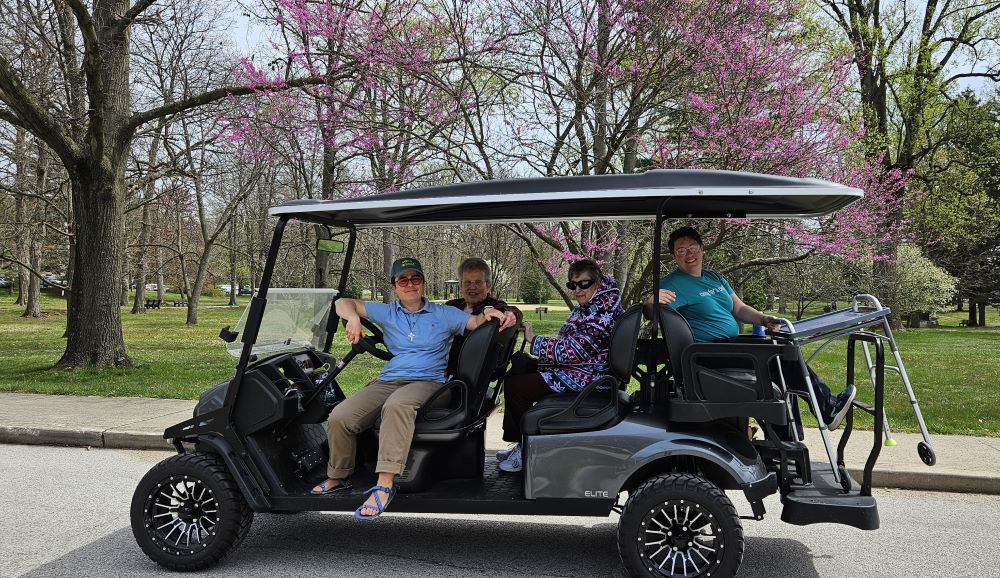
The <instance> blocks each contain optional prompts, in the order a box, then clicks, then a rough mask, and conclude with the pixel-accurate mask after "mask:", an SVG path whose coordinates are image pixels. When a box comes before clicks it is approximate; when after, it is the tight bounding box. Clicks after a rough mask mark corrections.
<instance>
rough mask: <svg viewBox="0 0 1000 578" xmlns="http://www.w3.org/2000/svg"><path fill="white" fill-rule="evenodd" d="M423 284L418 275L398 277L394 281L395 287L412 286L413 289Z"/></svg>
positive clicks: (422, 279)
mask: <svg viewBox="0 0 1000 578" xmlns="http://www.w3.org/2000/svg"><path fill="white" fill-rule="evenodd" d="M423 284H424V278H423V277H421V276H420V275H414V276H413V277H400V278H399V279H396V285H397V286H399V287H409V286H410V285H413V286H414V287H420V286H421V285H423Z"/></svg>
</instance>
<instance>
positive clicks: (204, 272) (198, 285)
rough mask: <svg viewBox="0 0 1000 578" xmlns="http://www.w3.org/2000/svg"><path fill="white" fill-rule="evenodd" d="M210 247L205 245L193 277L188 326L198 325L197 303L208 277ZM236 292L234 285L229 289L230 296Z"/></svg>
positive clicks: (236, 288)
mask: <svg viewBox="0 0 1000 578" xmlns="http://www.w3.org/2000/svg"><path fill="white" fill-rule="evenodd" d="M212 247H213V245H212V243H207V244H206V245H205V252H204V253H202V254H201V259H199V260H198V272H197V273H196V274H195V277H194V287H192V288H191V294H190V295H189V296H188V311H187V324H188V325H197V324H198V301H199V300H200V299H201V290H202V288H203V287H204V286H205V277H207V276H208V263H209V261H211V259H212ZM237 291H239V287H237V286H236V285H233V286H232V287H230V288H229V293H230V294H231V295H232V294H234V293H236V292H237Z"/></svg>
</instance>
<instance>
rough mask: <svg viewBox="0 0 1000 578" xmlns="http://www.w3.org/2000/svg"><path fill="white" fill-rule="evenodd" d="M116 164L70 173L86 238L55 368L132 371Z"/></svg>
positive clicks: (120, 166)
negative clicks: (124, 325) (126, 335)
mask: <svg viewBox="0 0 1000 578" xmlns="http://www.w3.org/2000/svg"><path fill="white" fill-rule="evenodd" d="M126 76H127V75H126ZM116 160H117V162H115V163H112V164H111V166H101V165H102V164H104V163H96V164H91V165H85V166H79V167H74V168H73V169H72V170H70V180H71V181H72V187H73V203H74V205H75V207H76V218H77V222H76V224H77V227H78V229H80V230H84V229H85V230H87V231H88V234H87V235H81V236H80V237H79V238H78V239H77V250H76V254H75V256H74V270H75V271H76V275H75V278H74V280H73V290H72V291H70V294H69V302H70V309H71V311H73V312H74V315H71V316H69V317H67V319H66V339H67V341H66V352H65V353H64V354H63V356H62V358H61V359H60V360H59V362H58V363H56V367H59V368H77V367H84V366H88V365H92V366H94V367H97V368H107V367H131V366H132V360H131V359H129V357H128V355H127V354H126V353H125V339H124V337H123V335H122V320H121V308H120V307H119V305H118V303H119V298H120V295H119V281H120V280H121V277H122V269H123V264H124V259H125V237H124V235H123V234H122V226H121V224H122V223H123V222H124V217H125V215H124V213H125V204H124V201H123V199H124V198H125V171H124V168H125V164H124V155H119V156H118V158H117V159H116ZM67 168H69V167H67Z"/></svg>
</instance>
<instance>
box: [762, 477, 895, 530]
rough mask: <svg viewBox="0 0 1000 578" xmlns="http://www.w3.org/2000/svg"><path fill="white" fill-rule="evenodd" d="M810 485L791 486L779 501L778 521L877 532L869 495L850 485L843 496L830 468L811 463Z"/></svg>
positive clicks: (873, 502) (871, 499) (853, 483)
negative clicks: (836, 525) (781, 503)
mask: <svg viewBox="0 0 1000 578" xmlns="http://www.w3.org/2000/svg"><path fill="white" fill-rule="evenodd" d="M811 465H812V468H811V469H812V483H811V484H805V485H794V484H793V485H792V487H791V491H790V492H789V493H788V494H787V495H785V496H784V497H783V498H782V502H783V503H784V508H783V509H782V510H781V519H782V521H784V522H788V523H789V524H795V525H798V526H805V525H808V524H823V523H827V524H845V525H847V526H853V527H855V528H859V529H861V530H877V529H878V527H879V518H878V505H877V504H876V503H875V498H874V497H872V496H862V495H861V493H860V489H859V488H860V486H859V485H858V484H857V483H856V482H852V484H851V491H850V492H847V493H844V490H843V489H842V488H841V487H840V484H838V483H837V482H836V481H834V478H833V471H832V470H831V469H830V465H829V464H827V463H822V462H812V464H811Z"/></svg>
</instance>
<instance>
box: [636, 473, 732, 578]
mask: <svg viewBox="0 0 1000 578" xmlns="http://www.w3.org/2000/svg"><path fill="white" fill-rule="evenodd" d="M688 522H694V524H688ZM618 552H619V553H620V554H621V557H622V562H623V563H624V564H625V568H626V570H628V573H629V575H630V576H633V577H636V578H638V577H643V578H649V577H656V578H663V577H670V578H692V577H694V576H735V575H736V571H737V570H738V569H739V567H740V562H742V560H743V527H742V525H741V524H740V518H739V516H738V515H737V513H736V508H734V507H733V503H732V502H730V501H729V498H727V497H726V494H725V493H723V491H722V490H720V489H719V487H718V486H716V485H715V484H713V483H712V482H710V481H708V480H706V479H705V478H702V477H699V476H695V475H692V474H664V475H659V476H655V477H653V478H650V479H648V480H646V481H645V482H643V483H642V484H640V485H639V487H638V488H636V489H635V491H633V492H631V493H630V495H629V498H628V501H627V502H626V503H625V508H624V510H623V511H622V516H621V520H619V522H618Z"/></svg>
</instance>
